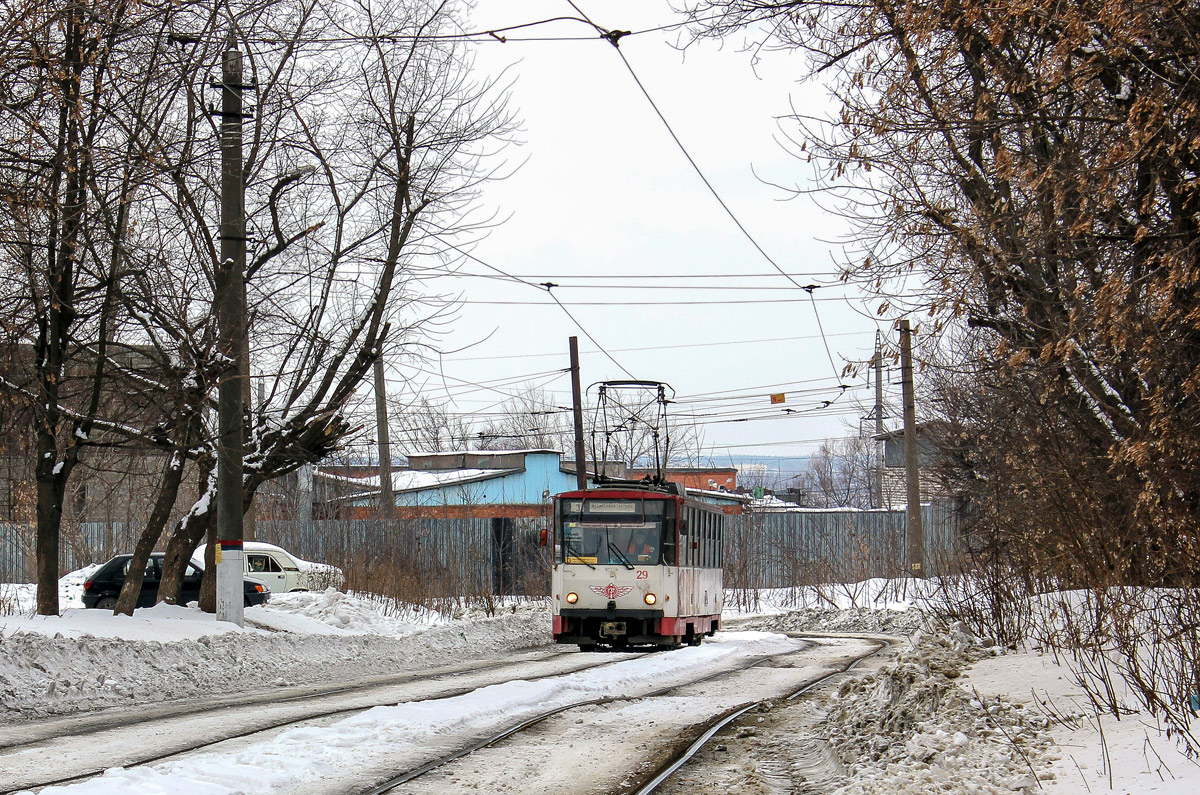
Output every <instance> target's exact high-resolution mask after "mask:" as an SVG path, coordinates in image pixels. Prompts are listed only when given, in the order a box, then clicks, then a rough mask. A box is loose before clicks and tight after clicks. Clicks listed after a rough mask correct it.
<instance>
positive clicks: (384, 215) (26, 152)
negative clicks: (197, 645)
mask: <svg viewBox="0 0 1200 795" xmlns="http://www.w3.org/2000/svg"><path fill="white" fill-rule="evenodd" d="M222 9H227V10H228V14H229V15H228V16H227V17H214V14H215V12H214V11H212V10H211V9H209V8H205V7H203V6H200V5H189V4H177V3H169V4H166V5H162V6H158V5H154V4H138V5H128V4H123V3H111V4H109V6H106V7H105V8H103V9H98V8H94V7H93V8H89V10H86V11H85V10H84V9H83V8H82V7H80V6H73V5H70V4H65V5H62V6H61V7H55V6H53V5H51V6H47V5H45V4H23V3H19V2H17V3H9V4H8V5H7V6H6V7H5V11H6V12H7V13H6V15H5V21H4V22H3V23H0V36H2V37H3V39H4V40H5V41H6V42H7V43H8V44H9V45H10V46H8V48H7V49H8V51H9V52H10V53H12V54H13V57H11V58H10V59H8V60H7V61H6V63H5V65H4V66H3V67H0V102H3V103H4V108H5V111H6V113H5V114H4V116H5V118H4V120H3V121H0V124H2V125H3V126H4V129H5V132H6V135H5V136H4V138H5V144H4V145H3V146H0V172H3V174H4V177H5V179H4V180H3V183H4V188H0V192H2V193H3V197H4V199H5V202H4V208H5V211H4V213H3V217H2V219H0V223H2V224H3V228H4V232H5V234H4V235H3V241H4V242H3V245H4V246H5V247H6V248H5V254H6V256H5V257H4V258H3V262H2V264H0V267H3V268H4V269H5V272H6V273H7V274H9V275H11V276H12V277H13V278H12V279H11V280H9V281H8V283H9V285H10V287H8V288H6V289H5V290H4V291H3V292H2V293H0V310H2V312H3V315H4V317H5V323H4V325H3V329H4V332H5V334H6V335H7V340H6V341H7V342H9V343H11V344H15V345H18V346H19V345H22V344H24V345H27V346H28V347H29V348H30V350H31V351H32V353H31V355H29V356H28V357H26V359H27V361H26V362H25V363H26V364H27V365H28V367H27V368H26V369H25V371H24V372H17V373H9V374H7V375H6V376H5V379H4V381H3V383H2V384H0V386H2V387H3V388H4V390H5V391H6V393H7V394H8V395H10V396H15V397H17V398H19V399H20V400H22V401H23V402H24V403H25V405H26V406H27V408H28V410H29V411H30V412H31V414H32V415H33V417H34V427H35V429H36V438H37V451H36V455H37V459H36V472H37V477H36V480H37V484H38V499H37V504H38V556H37V557H38V568H39V572H38V581H39V611H40V612H44V613H53V612H57V561H58V549H57V546H58V536H59V525H60V523H61V517H62V506H63V499H64V495H65V493H66V489H67V481H68V478H69V477H70V475H71V473H72V471H73V470H74V468H75V466H76V464H77V462H78V460H79V456H80V453H81V451H82V450H83V449H85V448H86V447H87V446H89V445H93V446H94V445H112V444H118V443H129V442H133V443H136V444H139V445H145V446H153V447H157V448H159V449H162V450H163V451H164V453H165V461H164V469H163V478H162V483H161V485H162V488H161V489H159V490H158V492H157V496H156V497H155V498H154V500H153V503H154V507H153V509H152V510H151V514H152V521H150V522H149V523H148V526H147V528H146V533H145V534H143V536H142V539H141V541H140V542H139V544H138V545H137V546H138V554H139V556H141V555H145V554H148V550H149V548H152V547H153V546H154V544H155V543H156V541H155V539H156V537H157V536H158V535H159V534H160V533H161V524H162V522H164V521H166V517H168V516H170V515H171V514H172V513H173V511H174V508H173V506H174V503H175V501H176V499H177V494H178V491H179V486H180V483H182V482H183V479H184V469H185V462H186V460H187V459H189V458H190V459H198V461H199V464H200V467H199V469H200V473H199V474H200V478H201V483H202V484H204V483H207V480H208V479H207V477H206V475H205V471H206V469H207V459H208V456H209V454H210V452H211V451H210V447H211V445H210V444H209V443H208V442H209V440H210V439H211V434H212V431H213V429H212V428H211V427H208V426H207V425H206V421H207V418H206V416H205V415H206V412H207V411H208V409H209V405H210V404H209V403H208V400H209V397H208V396H209V394H210V389H211V384H212V380H211V375H212V373H213V372H214V370H213V366H214V364H218V365H219V363H220V362H219V357H216V356H215V355H214V354H213V352H212V346H211V324H210V320H209V318H208V312H209V307H210V305H211V300H212V291H213V285H214V284H215V281H214V274H215V273H216V269H217V266H218V265H219V251H218V249H219V246H218V245H217V239H216V237H215V223H214V220H215V219H216V218H217V217H218V213H217V209H216V197H217V195H218V192H217V190H216V186H217V173H218V168H217V165H218V163H219V158H217V157H216V151H217V135H216V126H215V122H214V121H213V119H212V118H210V117H209V116H208V115H207V113H206V107H207V104H208V103H207V101H206V92H207V91H208V90H209V89H208V86H209V84H210V83H211V82H213V77H214V74H213V73H214V70H215V68H216V66H217V64H219V61H220V59H219V53H220V51H221V50H222V48H223V47H224V44H225V35H224V34H221V35H216V36H214V35H213V34H212V31H213V30H215V29H221V28H225V29H227V30H231V31H232V32H233V33H234V35H235V39H236V41H237V42H238V46H240V48H241V49H242V50H243V51H245V52H247V53H249V64H250V66H249V69H248V78H249V79H250V81H251V82H252V83H253V85H254V86H255V87H256V92H255V94H254V101H253V103H252V104H253V110H254V114H253V120H252V121H250V123H249V124H248V125H247V129H246V140H247V144H248V145H247V148H246V153H245V158H246V168H245V178H246V192H247V209H248V215H249V218H248V226H249V233H248V234H249V236H250V238H251V240H252V244H253V246H252V250H251V253H250V257H249V262H248V266H247V270H246V278H247V283H248V292H249V300H248V306H247V310H248V313H249V315H250V323H249V328H250V331H249V337H248V340H247V346H246V347H247V348H248V350H249V354H250V359H251V362H252V370H251V371H250V372H248V373H247V375H248V376H249V375H251V373H256V374H257V375H256V377H257V378H260V379H262V380H263V384H262V386H263V388H262V394H263V397H264V399H263V400H261V401H258V402H257V405H255V407H254V415H253V417H252V418H251V421H250V423H249V428H250V432H249V433H248V436H247V440H246V454H245V461H246V468H247V478H246V483H245V486H246V490H245V502H246V504H247V505H248V504H249V502H250V501H251V500H252V499H253V495H254V492H255V489H257V487H258V486H259V485H261V484H262V483H263V482H266V481H267V480H269V479H271V478H274V477H278V476H280V475H282V474H285V473H287V472H289V471H291V470H293V469H295V468H296V467H299V466H301V465H303V464H305V463H308V462H312V461H316V460H319V459H320V458H321V457H323V456H324V455H326V454H328V453H329V452H330V451H332V450H334V449H336V448H337V447H338V445H339V444H340V443H341V440H342V439H344V438H345V437H346V435H347V434H348V433H350V432H351V431H352V430H353V420H352V419H351V417H350V416H349V414H348V412H347V406H348V405H349V404H350V403H351V401H352V400H353V398H354V395H355V392H356V390H357V389H358V387H359V385H360V384H361V382H362V381H363V379H364V376H365V375H366V374H367V373H368V372H369V369H370V366H371V364H372V362H373V361H374V358H375V357H376V356H377V352H378V349H379V346H380V344H381V343H382V341H383V340H384V339H386V338H387V337H388V335H389V333H392V331H393V329H395V328H396V327H397V324H402V323H409V324H416V323H419V322H420V320H421V319H422V318H427V317H428V316H429V315H430V314H431V313H436V312H437V309H436V307H433V308H423V307H421V306H420V304H419V301H420V300H421V299H420V298H419V297H418V296H416V295H414V294H411V293H409V291H408V289H407V286H406V284H405V278H404V274H405V273H406V271H407V269H408V268H409V267H410V266H411V265H412V263H413V262H414V261H416V260H417V259H418V258H432V257H437V256H438V253H439V251H440V248H441V246H442V245H443V244H442V243H440V239H443V238H446V237H447V236H451V237H452V236H453V235H454V234H455V232H456V231H461V230H462V229H463V227H464V224H466V223H469V222H468V221H466V220H465V219H466V218H467V211H468V210H469V209H470V207H471V202H472V199H473V197H474V194H475V190H476V188H477V187H478V185H479V184H480V183H481V182H482V181H483V180H486V179H488V178H489V177H490V176H491V172H490V171H489V170H487V169H486V168H485V165H484V164H485V162H486V159H487V157H488V155H489V153H490V152H489V147H491V146H492V145H493V143H494V142H500V141H503V139H504V137H505V135H506V134H507V133H508V131H509V130H510V126H511V125H510V119H509V116H508V115H507V112H506V110H505V105H504V95H503V92H502V91H501V90H499V89H498V87H497V86H496V85H495V84H494V83H489V82H482V83H478V82H476V81H474V80H473V78H472V77H471V75H470V63H469V60H468V59H467V58H466V56H465V54H464V50H463V49H462V47H461V45H459V44H458V43H456V42H455V40H454V38H453V37H452V36H447V35H446V34H453V33H456V32H458V31H460V30H461V24H460V20H459V17H458V14H459V7H458V5H457V4H455V3H450V2H440V3H439V2H426V0H385V2H380V3H374V4H370V5H359V4H354V3H349V2H342V0H319V1H318V2H303V1H302V0H280V1H279V2H273V1H272V2H259V1H258V0H253V1H250V2H243V3H235V4H231V5H229V6H223V7H222ZM222 13H224V11H222ZM121 348H124V349H137V350H141V351H143V352H144V353H145V354H146V357H147V358H148V359H149V360H150V364H149V366H148V367H140V368H135V367H129V366H124V365H120V364H119V363H117V364H115V362H116V361H117V359H118V358H119V357H117V356H115V355H114V352H115V351H116V350H117V349H121ZM18 358H20V357H18ZM139 370H140V372H139ZM267 374H269V375H267ZM118 384H136V385H137V386H136V391H137V393H138V394H139V395H156V397H154V398H153V399H149V400H137V401H124V403H122V402H120V401H112V400H110V399H109V398H108V396H109V395H110V394H116V393H124V392H128V391H129V390H128V389H126V388H125V387H122V386H118ZM180 384H183V385H185V386H184V387H183V388H180V386H179V385H180ZM125 404H129V405H125ZM136 404H140V405H136ZM210 498H211V494H210V493H209V491H208V490H207V489H206V488H204V487H203V486H202V488H201V497H200V499H199V500H197V501H196V503H195V504H194V505H193V506H192V507H191V509H190V510H188V511H187V512H186V514H185V516H184V518H183V519H182V520H181V521H180V522H179V523H178V524H177V525H176V530H175V532H174V533H173V534H172V539H171V542H170V543H169V544H168V552H169V554H168V566H167V570H166V572H165V575H166V576H165V579H164V582H163V589H162V591H161V593H162V594H163V595H164V596H166V597H168V598H169V597H170V596H171V594H172V588H173V587H176V588H177V585H178V580H179V577H180V576H181V575H182V571H183V566H184V565H185V564H186V560H187V557H188V556H190V554H191V550H192V549H194V548H195V546H196V543H197V541H198V540H199V538H200V537H201V536H202V534H203V532H204V530H205V528H206V527H208V526H209V525H210V510H211V506H212V501H211V499H210ZM130 586H131V587H133V583H130Z"/></svg>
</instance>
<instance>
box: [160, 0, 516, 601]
mask: <svg viewBox="0 0 1200 795" xmlns="http://www.w3.org/2000/svg"><path fill="white" fill-rule="evenodd" d="M289 7H290V6H289V4H288V3H286V2H283V3H281V2H274V3H269V4H259V5H253V6H248V7H246V8H245V10H244V11H243V12H242V13H240V14H239V15H238V16H237V17H236V22H237V29H238V31H239V33H240V36H241V38H242V40H243V46H244V48H245V49H246V50H247V51H249V52H250V59H249V63H250V75H251V79H252V81H253V83H254V84H255V85H256V86H257V88H258V90H257V102H256V109H257V112H256V114H255V119H254V122H253V126H252V128H251V130H250V131H248V134H247V139H248V141H249V143H250V145H249V147H248V150H247V152H246V182H247V185H246V190H247V211H248V224H249V230H250V231H249V235H250V236H251V237H252V238H254V239H255V240H258V241H260V243H259V245H258V246H257V248H256V249H255V251H253V252H252V253H251V256H250V258H249V263H248V266H247V272H246V277H247V291H248V295H249V304H250V307H251V312H250V326H249V327H250V331H249V335H250V346H249V347H250V358H251V371H252V373H258V374H260V375H254V376H252V377H255V378H261V379H263V382H264V383H263V386H262V390H261V392H262V395H263V400H262V401H260V402H259V404H258V405H257V406H255V408H254V412H253V416H252V418H251V423H250V430H249V437H248V439H247V443H246V457H245V467H246V479H245V502H246V504H247V505H249V503H250V501H251V500H252V499H253V495H254V492H255V490H256V489H257V488H258V487H259V486H260V485H261V484H262V483H264V482H266V481H268V480H270V479H272V478H275V477H279V476H280V475H282V474H285V473H287V472H290V471H293V470H295V469H296V468H298V467H300V466H302V465H304V464H306V463H313V462H316V461H319V460H320V459H321V458H323V457H324V456H325V455H327V454H328V453H329V452H331V451H332V450H334V449H336V448H337V447H338V445H339V444H340V443H341V441H342V440H343V439H345V438H346V437H347V436H348V435H349V434H351V433H352V432H353V431H354V429H355V428H354V422H353V418H352V416H351V413H350V411H349V408H348V407H349V406H350V405H351V403H352V401H353V400H354V398H355V394H356V391H357V389H358V387H359V386H360V385H361V384H362V383H363V381H364V379H365V378H366V376H367V375H368V374H369V372H370V369H371V366H372V364H373V362H374V360H375V358H376V356H378V351H379V349H380V346H381V345H382V343H383V341H384V340H385V339H386V338H387V337H388V336H389V334H390V333H392V329H393V324H395V323H396V322H398V321H399V322H402V321H403V318H404V313H406V312H407V314H408V316H409V317H408V319H409V321H410V322H415V321H416V320H417V319H419V318H420V317H422V316H423V315H426V314H428V313H427V312H424V313H422V312H416V311H414V310H417V309H419V306H418V302H419V300H420V299H419V298H418V297H417V296H414V295H411V294H408V293H407V289H406V285H405V281H404V275H405V273H406V271H407V269H408V268H409V267H410V266H411V265H412V263H414V262H415V261H417V260H419V259H421V258H431V257H437V256H439V252H440V251H441V250H442V245H443V244H442V243H440V240H439V239H440V238H444V237H446V236H447V235H453V234H454V233H456V232H461V231H463V230H464V224H466V223H468V222H467V220H466V214H467V211H468V210H469V209H470V207H471V205H472V201H473V199H474V197H475V193H476V189H477V188H478V186H479V185H480V184H481V183H482V182H483V181H484V180H486V179H488V178H490V177H491V176H492V175H493V173H494V172H492V171H490V170H487V169H486V168H485V167H484V163H485V159H486V157H487V155H488V154H489V147H490V146H492V145H494V144H495V143H497V142H500V141H502V140H503V139H504V137H505V136H506V135H507V134H508V132H509V131H510V129H511V120H510V117H509V116H508V113H507V111H506V108H505V104H504V96H503V93H502V92H501V91H500V90H499V87H498V86H497V84H495V83H493V82H486V81H485V82H477V81H476V80H475V79H474V78H473V77H472V75H471V72H470V62H469V60H468V59H467V57H466V55H465V53H464V50H463V49H462V47H461V45H459V44H457V43H455V41H454V40H453V38H452V37H447V36H446V35H445V34H447V33H454V32H457V31H458V30H460V29H461V25H460V20H459V18H458V8H457V5H456V4H453V3H448V2H426V0H390V1H389V2H381V3H376V4H373V5H372V6H370V7H367V6H358V5H354V4H347V3H344V2H337V1H336V0H326V2H318V3H302V4H296V6H295V11H296V13H281V11H282V10H283V9H285V8H289ZM260 41H261V43H260ZM214 140H215V138H214ZM175 173H176V179H175V186H174V187H175V190H176V191H177V197H176V198H175V200H174V201H175V206H176V207H177V208H180V209H182V210H183V211H185V212H188V213H192V214H193V216H192V217H191V218H190V224H191V226H192V228H193V229H194V230H196V235H195V239H196V240H197V241H198V242H197V247H198V248H201V250H203V251H205V252H207V253H208V255H209V256H208V260H207V262H208V263H209V269H210V272H213V270H215V266H216V264H217V262H216V256H215V252H216V249H217V246H216V242H215V241H214V240H213V239H212V238H211V232H208V231H207V230H208V227H206V226H204V219H205V218H207V217H208V215H209V214H208V213H207V212H205V211H204V209H203V208H204V207H205V205H206V204H210V203H211V197H212V196H213V195H215V192H214V190H213V185H212V182H211V180H212V179H213V174H212V172H211V170H210V169H206V168H205V169H202V168H200V164H199V163H196V162H186V163H185V162H181V163H180V168H179V169H178V170H177V171H176V172H175ZM210 524H211V522H210V519H209V517H208V516H207V515H206V514H203V515H194V518H193V519H192V520H191V521H190V522H189V523H188V525H187V526H186V528H180V532H177V533H176V534H175V535H174V536H173V539H172V542H171V544H170V545H169V548H168V563H169V564H170V567H171V571H170V572H169V573H164V582H163V586H162V595H163V597H164V598H169V597H170V595H171V593H172V592H173V590H174V589H175V588H176V586H177V583H178V582H179V580H180V578H181V577H182V572H183V567H184V565H185V564H186V558H185V557H184V556H183V555H182V552H181V551H182V550H188V549H190V548H194V547H195V543H196V542H197V541H198V540H199V538H200V536H199V533H200V532H202V531H203V529H205V528H206V527H208V526H209V525H210ZM212 546H213V545H211V544H210V545H209V548H210V549H211V548H212ZM209 568H210V569H211V566H210V567H209ZM168 577H169V578H168ZM207 585H208V583H207V581H206V593H209V592H210V591H209V589H208V587H207ZM202 603H203V602H202Z"/></svg>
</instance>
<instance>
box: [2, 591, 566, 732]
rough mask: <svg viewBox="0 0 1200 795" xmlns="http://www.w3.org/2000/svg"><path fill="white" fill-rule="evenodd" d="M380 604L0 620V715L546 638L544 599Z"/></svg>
mask: <svg viewBox="0 0 1200 795" xmlns="http://www.w3.org/2000/svg"><path fill="white" fill-rule="evenodd" d="M381 605H382V603H381V602H380V601H379V600H372V599H366V598H363V597H357V596H353V595H347V594H340V593H337V592H332V593H307V594H304V593H298V594H286V595H277V596H273V597H272V604H268V605H265V606H262V607H251V608H248V609H247V610H246V613H245V615H246V627H245V628H238V627H236V626H234V625H231V624H227V623H223V622H217V621H215V620H214V617H213V616H212V615H210V614H206V613H203V612H201V611H200V610H198V609H196V608H194V607H180V606H172V605H156V606H155V607H152V608H141V609H138V610H135V611H134V615H133V616H132V617H130V616H115V615H113V614H112V613H110V612H109V611H107V610H85V609H82V608H80V609H66V610H64V611H63V614H62V615H61V616H57V617H55V616H31V615H28V614H21V615H4V616H0V718H2V717H3V716H4V715H5V714H6V713H8V714H10V715H19V716H25V717H39V716H48V715H56V714H67V713H72V712H78V711H82V710H94V709H101V708H104V707H109V706H122V705H131V704H140V703H147V702H159V701H163V700H170V699H181V698H191V697H196V696H202V695H206V694H209V693H212V692H216V691H220V690H222V689H225V688H227V686H228V683H229V682H230V681H238V682H245V683H247V687H248V688H253V687H257V688H262V687H272V686H273V687H283V686H288V685H296V684H315V683H323V682H329V681H343V680H346V679H349V678H356V677H366V676H375V675H381V674H392V673H396V672H398V671H403V670H411V669H413V668H419V667H424V666H429V665H434V664H440V663H443V662H445V661H446V660H447V659H468V658H470V657H473V656H476V655H478V654H480V653H481V652H487V651H493V650H504V649H514V648H525V647H529V646H535V645H539V644H542V643H545V642H546V639H547V626H548V623H549V618H548V616H547V615H546V606H545V603H544V602H525V603H512V604H508V605H503V606H502V607H503V611H502V612H501V613H500V614H499V615H497V616H496V617H494V618H472V619H470V620H463V621H443V622H442V623H441V624H432V623H431V624H428V625H424V626H422V625H419V624H416V623H412V622H410V621H402V620H399V619H396V618H394V617H389V616H388V615H387V611H385V610H382V609H381Z"/></svg>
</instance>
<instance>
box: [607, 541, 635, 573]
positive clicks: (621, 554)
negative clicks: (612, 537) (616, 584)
mask: <svg viewBox="0 0 1200 795" xmlns="http://www.w3.org/2000/svg"><path fill="white" fill-rule="evenodd" d="M608 548H609V549H611V550H612V552H613V554H614V555H616V556H617V557H618V558H620V559H621V563H623V564H624V565H625V568H627V569H632V568H634V565H633V564H632V563H630V562H629V558H627V557H625V553H624V552H622V551H621V550H619V549H617V545H616V544H614V543H613V542H611V541H609V542H608Z"/></svg>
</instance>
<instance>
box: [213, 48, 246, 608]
mask: <svg viewBox="0 0 1200 795" xmlns="http://www.w3.org/2000/svg"><path fill="white" fill-rule="evenodd" d="M220 88H221V265H220V267H219V268H218V269H217V273H216V295H215V296H214V297H213V298H214V301H213V302H214V304H215V307H214V308H215V310H216V315H217V329H218V333H219V337H220V340H221V352H222V353H223V354H224V355H225V357H226V361H225V368H224V369H223V370H222V371H221V376H220V380H219V382H218V390H217V417H218V426H219V427H218V441H217V544H216V549H215V550H214V554H215V559H216V568H217V572H216V573H217V620H218V621H231V622H233V623H234V624H237V625H238V626H239V627H240V626H242V625H243V613H242V610H243V599H244V598H245V596H244V594H243V593H242V568H243V558H242V501H243V488H244V486H243V483H242V455H243V444H244V442H243V410H244V407H243V401H242V396H243V389H242V383H241V380H242V377H243V373H244V372H245V369H244V364H243V362H242V353H243V348H242V346H243V341H244V340H245V337H246V318H245V316H244V315H243V311H244V309H245V305H246V299H245V292H246V281H245V274H246V208H245V190H246V189H245V182H244V180H243V177H242V91H243V89H244V88H245V86H243V85H242V53H241V52H240V51H239V50H238V49H237V43H236V41H235V40H234V38H233V36H232V34H231V35H230V37H229V46H228V48H227V49H226V50H225V54H224V57H223V58H222V71H221V85H220Z"/></svg>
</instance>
